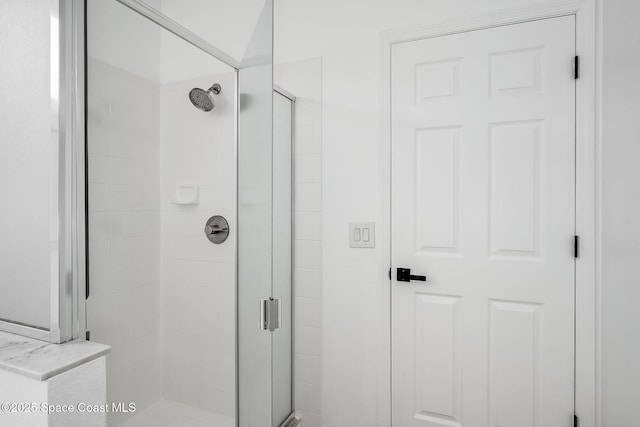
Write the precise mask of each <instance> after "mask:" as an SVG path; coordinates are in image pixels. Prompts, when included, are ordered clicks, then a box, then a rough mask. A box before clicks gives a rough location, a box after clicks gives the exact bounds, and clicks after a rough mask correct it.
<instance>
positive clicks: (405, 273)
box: [396, 268, 427, 282]
mask: <svg viewBox="0 0 640 427" xmlns="http://www.w3.org/2000/svg"><path fill="white" fill-rule="evenodd" d="M396 280H397V281H398V282H410V281H412V280H416V281H419V282H426V281H427V276H414V275H413V274H411V269H410V268H398V269H396Z"/></svg>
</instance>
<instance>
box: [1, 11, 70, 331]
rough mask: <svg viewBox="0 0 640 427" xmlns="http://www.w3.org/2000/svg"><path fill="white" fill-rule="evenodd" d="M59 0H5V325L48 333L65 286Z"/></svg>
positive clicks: (2, 151)
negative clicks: (61, 281)
mask: <svg viewBox="0 0 640 427" xmlns="http://www.w3.org/2000/svg"><path fill="white" fill-rule="evenodd" d="M57 3H58V2H57V1H52V2H48V1H44V2H23V1H2V2H0V57H1V58H2V66H1V67H0V93H1V94H2V96H0V117H2V125H1V126H0V141H1V142H0V200H1V201H2V205H3V206H4V209H3V218H2V221H0V236H2V240H1V243H0V272H2V273H1V277H0V288H2V298H0V321H2V320H8V321H11V322H18V323H22V324H26V325H30V326H34V327H37V328H42V329H46V330H48V329H49V328H50V324H51V294H52V285H53V284H56V283H57V282H58V185H59V178H58V164H59V163H58V161H59V160H58V144H59V137H58V105H59V97H58V87H59V86H58V85H59V81H58V74H57V72H54V73H52V71H57V65H58V51H57V47H58V46H59V44H58V43H59V36H58V16H57V8H58V6H57ZM52 11H53V13H52Z"/></svg>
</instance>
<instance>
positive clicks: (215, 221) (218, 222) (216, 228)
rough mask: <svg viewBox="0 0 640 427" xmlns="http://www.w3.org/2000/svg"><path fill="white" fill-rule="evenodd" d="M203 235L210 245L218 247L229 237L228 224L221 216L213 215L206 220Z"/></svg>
mask: <svg viewBox="0 0 640 427" xmlns="http://www.w3.org/2000/svg"><path fill="white" fill-rule="evenodd" d="M204 234H205V235H206V236H207V239H209V241H210V242H211V243H215V244H216V245H219V244H220V243H222V242H224V241H225V240H227V237H229V223H228V222H227V220H226V219H225V218H224V217H223V216H220V215H214V216H212V217H211V218H209V219H208V220H207V223H206V224H205V226H204Z"/></svg>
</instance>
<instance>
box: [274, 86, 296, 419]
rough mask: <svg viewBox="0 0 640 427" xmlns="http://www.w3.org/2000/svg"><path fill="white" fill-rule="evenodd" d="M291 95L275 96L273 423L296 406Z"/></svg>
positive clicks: (287, 414) (277, 94) (284, 416)
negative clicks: (278, 314)
mask: <svg viewBox="0 0 640 427" xmlns="http://www.w3.org/2000/svg"><path fill="white" fill-rule="evenodd" d="M292 104H293V103H292V101H291V100H290V99H289V98H286V97H284V96H282V95H281V94H279V93H277V92H276V93H275V94H274V97H273V230H274V234H273V297H274V298H279V299H280V300H281V301H282V303H281V310H282V325H281V326H280V328H279V329H276V330H275V331H274V332H273V426H275V427H278V426H280V425H281V424H282V423H283V422H284V421H285V420H286V418H287V417H288V416H289V414H291V412H292V410H293V405H292V402H293V396H292V369H291V368H292V351H293V349H292V346H291V344H292V322H291V317H292V316H291V313H292V307H293V304H292V292H291V290H292V274H291V268H292V262H291V261H292V252H291V249H292V237H293V236H292V234H293V232H292V231H293V230H292V223H293V222H292V220H293V218H292V197H291V194H292V167H291V166H292V154H293V153H292V143H293V140H292V119H293V117H292V112H293V105H292Z"/></svg>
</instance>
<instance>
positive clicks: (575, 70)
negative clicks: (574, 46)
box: [573, 55, 580, 80]
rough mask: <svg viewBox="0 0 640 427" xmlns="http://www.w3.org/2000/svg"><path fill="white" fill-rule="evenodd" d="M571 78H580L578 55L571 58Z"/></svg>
mask: <svg viewBox="0 0 640 427" xmlns="http://www.w3.org/2000/svg"><path fill="white" fill-rule="evenodd" d="M573 78H574V79H576V80H578V79H579V78H580V57H579V56H577V55H576V56H575V57H574V58H573Z"/></svg>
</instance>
